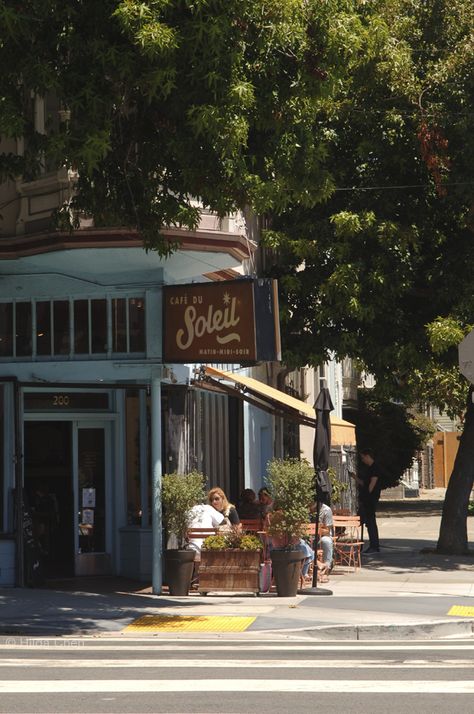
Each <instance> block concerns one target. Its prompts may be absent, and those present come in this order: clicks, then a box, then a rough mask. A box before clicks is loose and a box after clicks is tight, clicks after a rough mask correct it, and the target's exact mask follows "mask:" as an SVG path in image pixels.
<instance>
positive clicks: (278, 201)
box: [0, 0, 360, 254]
mask: <svg viewBox="0 0 474 714" xmlns="http://www.w3.org/2000/svg"><path fill="white" fill-rule="evenodd" d="M359 25H360V23H359V21H358V18H357V17H356V15H354V14H353V12H352V3H351V2H349V1H346V0H342V1H341V0H328V1H327V2H324V3H320V2H319V1H316V0H310V2H307V0H226V1H225V2H221V1H220V0H212V1H210V2H207V1H206V2H201V1H200V0H199V1H190V0H100V2H91V1H87V2H86V1H81V2H75V3H72V2H59V1H58V0H43V1H42V2H38V0H23V2H21V3H12V2H2V3H0V37H1V38H2V39H1V43H0V66H1V67H2V73H1V76H0V108H1V109H2V111H1V112H0V131H1V133H2V134H3V135H5V136H9V137H16V136H21V135H24V136H25V138H26V141H25V154H24V156H23V157H22V162H21V163H22V166H21V167H20V166H18V161H16V160H13V158H12V156H9V155H7V154H5V155H4V156H2V157H1V159H0V166H1V165H2V164H6V166H5V172H6V174H7V175H11V176H17V175H18V173H19V172H20V171H21V172H22V173H25V171H26V168H27V167H31V168H32V169H33V167H36V169H35V170H37V171H39V170H40V162H39V160H38V157H40V156H42V155H44V156H45V157H46V159H47V161H48V163H51V162H55V163H56V164H57V165H58V166H62V165H66V166H74V167H75V168H76V169H77V170H78V176H79V178H78V181H77V186H76V188H77V192H78V193H77V196H76V198H75V201H74V209H75V210H76V211H85V212H87V213H89V214H91V215H93V216H94V218H95V222H96V225H97V226H107V225H108V226H110V225H124V226H132V227H133V226H136V227H138V229H139V230H140V231H141V233H142V235H143V236H144V237H145V239H146V243H147V246H148V247H151V248H155V249H157V250H159V251H160V252H161V253H163V254H166V253H167V252H168V251H169V246H168V245H167V244H166V243H164V242H163V240H162V239H161V238H160V236H159V230H160V229H161V228H162V227H163V226H169V225H183V226H187V227H190V228H193V227H194V226H195V214H194V211H193V205H192V203H191V199H190V197H193V198H197V199H200V200H201V201H202V202H203V204H204V205H205V206H207V207H210V208H211V209H212V210H215V211H216V212H217V213H218V214H219V215H223V214H225V213H227V212H229V211H231V210H232V209H234V208H235V207H242V208H243V207H245V206H248V205H250V206H253V208H254V209H255V210H256V211H259V212H267V211H277V212H278V211H281V210H282V209H283V208H285V207H286V206H288V205H289V203H291V202H293V201H294V202H299V203H301V204H302V205H306V206H311V205H314V204H315V203H316V202H317V201H318V200H321V198H323V197H325V196H327V195H329V192H330V190H331V185H332V182H331V177H330V173H329V171H328V167H327V166H326V155H327V152H326V148H325V147H326V143H327V138H326V136H325V134H324V132H322V131H321V124H320V118H321V117H322V116H324V115H325V114H326V112H327V108H328V107H329V106H330V104H331V97H332V95H333V94H334V92H335V91H336V89H337V87H338V82H339V76H340V74H341V73H342V72H343V71H344V66H345V63H346V62H348V61H349V62H350V56H351V55H352V54H353V52H354V50H355V47H356V46H358V45H359V44H360V43H359V41H358V36H359V29H360V27H359ZM31 92H33V93H37V94H39V95H46V94H48V93H50V94H51V95H52V96H53V97H55V98H57V100H58V106H61V107H62V108H64V109H65V110H67V112H68V117H69V118H68V120H67V121H63V122H62V123H61V122H60V123H58V121H57V116H56V115H55V113H54V111H53V112H52V114H51V116H50V121H49V130H48V134H47V135H46V136H41V135H39V134H37V133H35V131H34V128H33V123H32V116H31V111H30V93H31ZM40 140H41V146H40V145H39V142H40ZM32 175H34V172H33V173H32Z"/></svg>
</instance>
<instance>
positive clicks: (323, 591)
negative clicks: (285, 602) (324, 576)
mask: <svg viewBox="0 0 474 714" xmlns="http://www.w3.org/2000/svg"><path fill="white" fill-rule="evenodd" d="M320 507H321V504H320V503H319V501H318V500H317V498H316V524H315V528H314V540H313V550H314V561H313V583H312V586H311V587H310V588H302V589H301V590H298V594H299V595H332V590H328V589H327V588H318V530H319V509H320Z"/></svg>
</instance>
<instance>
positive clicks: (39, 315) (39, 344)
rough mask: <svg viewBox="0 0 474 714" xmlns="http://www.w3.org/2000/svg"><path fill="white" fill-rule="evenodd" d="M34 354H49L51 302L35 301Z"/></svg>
mask: <svg viewBox="0 0 474 714" xmlns="http://www.w3.org/2000/svg"><path fill="white" fill-rule="evenodd" d="M36 354H38V355H50V354H51V303H50V302H49V300H48V301H47V302H46V301H42V302H37V303H36Z"/></svg>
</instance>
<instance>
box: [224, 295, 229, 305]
mask: <svg viewBox="0 0 474 714" xmlns="http://www.w3.org/2000/svg"><path fill="white" fill-rule="evenodd" d="M222 300H223V302H224V305H228V304H229V303H230V295H229V293H224V297H223V298H222Z"/></svg>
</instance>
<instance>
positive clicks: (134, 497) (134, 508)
mask: <svg viewBox="0 0 474 714" xmlns="http://www.w3.org/2000/svg"><path fill="white" fill-rule="evenodd" d="M125 403H126V451H127V453H126V459H127V524H128V525H129V526H139V525H140V524H141V517H142V508H141V498H140V496H141V494H140V398H139V390H138V389H133V390H132V389H127V394H126V400H125Z"/></svg>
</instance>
